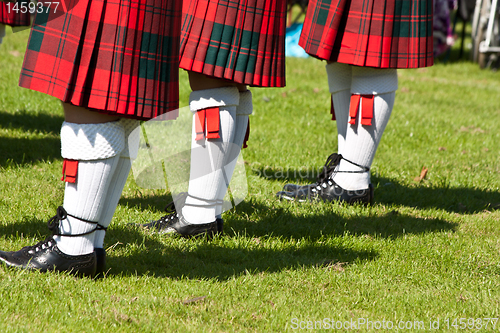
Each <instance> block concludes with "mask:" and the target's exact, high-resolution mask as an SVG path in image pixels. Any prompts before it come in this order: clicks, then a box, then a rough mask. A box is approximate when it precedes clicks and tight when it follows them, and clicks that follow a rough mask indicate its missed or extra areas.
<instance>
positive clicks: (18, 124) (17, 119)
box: [0, 110, 64, 134]
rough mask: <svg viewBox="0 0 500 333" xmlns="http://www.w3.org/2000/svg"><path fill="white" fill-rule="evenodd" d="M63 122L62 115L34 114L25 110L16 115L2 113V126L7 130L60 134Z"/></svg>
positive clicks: (0, 114) (0, 117) (0, 115)
mask: <svg viewBox="0 0 500 333" xmlns="http://www.w3.org/2000/svg"><path fill="white" fill-rule="evenodd" d="M63 121H64V117H63V116H62V115H50V114H46V113H39V114H34V113H30V112H28V111H25V110H22V111H18V112H16V113H10V112H7V111H0V126H1V127H2V128H7V129H12V128H16V129H21V130H23V131H27V132H34V131H38V132H44V133H54V134H59V131H60V130H61V124H62V123H63Z"/></svg>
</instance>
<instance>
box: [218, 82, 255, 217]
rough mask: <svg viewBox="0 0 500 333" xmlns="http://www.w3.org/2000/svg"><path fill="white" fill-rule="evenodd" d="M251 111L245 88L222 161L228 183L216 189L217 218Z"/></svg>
mask: <svg viewBox="0 0 500 333" xmlns="http://www.w3.org/2000/svg"><path fill="white" fill-rule="evenodd" d="M252 112H253V102H252V92H251V91H250V90H247V91H245V92H240V104H239V105H238V106H237V107H236V124H235V130H234V138H233V142H232V145H230V146H231V147H230V148H231V151H230V153H229V154H228V159H227V161H225V162H224V171H225V174H226V178H225V180H227V181H228V183H226V182H224V183H221V184H220V186H219V189H218V191H217V202H218V204H217V207H216V210H215V214H216V217H217V218H221V214H222V201H223V200H224V196H225V195H226V192H227V188H228V186H229V182H230V181H231V178H232V177H233V172H234V168H235V167H236V162H237V161H238V156H239V155H240V152H241V147H242V146H243V141H245V135H246V133H247V128H248V118H249V116H250V115H251V114H252Z"/></svg>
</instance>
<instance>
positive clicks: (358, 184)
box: [334, 67, 398, 190]
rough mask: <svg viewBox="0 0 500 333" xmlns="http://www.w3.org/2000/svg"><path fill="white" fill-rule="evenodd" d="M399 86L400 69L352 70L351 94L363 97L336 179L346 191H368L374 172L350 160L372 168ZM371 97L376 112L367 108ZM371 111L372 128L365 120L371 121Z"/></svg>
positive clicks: (353, 120) (347, 138)
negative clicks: (371, 114)
mask: <svg viewBox="0 0 500 333" xmlns="http://www.w3.org/2000/svg"><path fill="white" fill-rule="evenodd" d="M397 87H398V78H397V70H396V69H375V68H367V67H353V68H352V87H351V92H352V94H353V95H361V98H360V104H359V109H358V111H357V114H356V117H355V119H351V121H350V123H349V125H348V127H347V133H346V142H345V147H344V149H343V152H342V156H343V157H344V158H345V159H343V160H342V161H341V162H340V165H339V172H338V173H337V174H336V175H335V177H334V180H335V182H336V183H337V184H338V185H340V186H341V187H342V188H344V189H345V190H362V189H366V188H368V186H369V184H370V171H365V170H363V168H361V167H359V166H356V165H354V164H352V163H350V162H349V161H351V162H353V163H356V164H358V165H360V166H363V167H366V168H370V167H371V165H372V162H373V158H374V157H375V152H376V151H377V147H378V145H379V143H380V140H381V139H382V135H383V133H384V130H385V127H386V125H387V123H388V121H389V118H390V116H391V112H392V108H393V106H394V99H395V96H396V90H397ZM364 96H367V98H366V97H364ZM370 96H373V110H370V109H367V106H370V105H371V104H370ZM365 98H366V99H365ZM353 100H355V99H353ZM353 100H351V103H352V101H353ZM363 103H366V104H365V105H363ZM363 106H364V107H363ZM371 112H373V117H372V118H371V125H367V124H366V121H367V120H366V119H365V120H362V118H367V117H368V118H369V113H371ZM366 113H368V115H367V114H366ZM368 122H370V121H369V120H368ZM364 123H365V124H364ZM353 171H354V173H353Z"/></svg>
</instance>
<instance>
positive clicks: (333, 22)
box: [299, 0, 434, 68]
mask: <svg viewBox="0 0 500 333" xmlns="http://www.w3.org/2000/svg"><path fill="white" fill-rule="evenodd" d="M432 10H433V4H432V1H431V0H395V1H380V0H359V1H356V0H311V1H310V2H309V6H308V11H307V14H306V18H305V21H304V28H303V31H302V34H301V37H300V41H299V45H301V46H302V47H303V48H304V49H305V50H306V52H307V53H309V54H310V55H312V56H315V57H317V58H320V59H323V60H328V61H338V62H341V63H346V64H351V65H356V66H368V67H376V68H417V67H426V66H431V65H432V64H433V61H434V57H433V31H432Z"/></svg>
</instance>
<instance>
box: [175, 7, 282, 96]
mask: <svg viewBox="0 0 500 333" xmlns="http://www.w3.org/2000/svg"><path fill="white" fill-rule="evenodd" d="M182 11H183V20H182V31H181V52H180V55H181V57H180V67H181V68H183V69H185V70H189V71H194V72H197V73H201V74H205V75H208V76H211V77H215V78H219V79H226V80H229V81H232V82H236V83H241V84H248V85H252V86H258V87H283V86H284V85H285V29H286V0H272V1H268V0H246V1H244V0H210V1H209V0H193V1H184V5H183V9H182Z"/></svg>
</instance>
